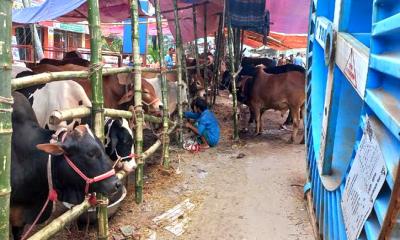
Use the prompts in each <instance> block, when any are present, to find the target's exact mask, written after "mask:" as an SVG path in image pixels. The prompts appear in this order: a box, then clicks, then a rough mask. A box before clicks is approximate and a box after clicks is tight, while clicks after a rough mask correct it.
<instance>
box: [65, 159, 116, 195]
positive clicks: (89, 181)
mask: <svg viewBox="0 0 400 240" xmlns="http://www.w3.org/2000/svg"><path fill="white" fill-rule="evenodd" d="M64 159H65V160H66V161H67V163H68V165H69V166H70V167H71V168H72V169H73V170H74V171H75V172H76V173H77V174H78V175H79V176H80V177H81V178H82V179H83V180H85V182H86V186H85V194H88V193H89V186H90V184H92V183H95V182H100V181H102V180H104V179H107V178H110V177H112V176H114V175H115V170H114V169H111V170H110V171H108V172H105V173H103V174H101V175H99V176H97V177H94V178H88V177H87V176H86V175H85V174H84V173H83V172H82V171H81V170H80V169H79V168H78V167H77V166H76V165H75V164H74V163H73V162H72V161H71V159H69V157H67V155H64Z"/></svg>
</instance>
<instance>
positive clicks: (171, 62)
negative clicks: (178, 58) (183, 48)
mask: <svg viewBox="0 0 400 240" xmlns="http://www.w3.org/2000/svg"><path fill="white" fill-rule="evenodd" d="M164 60H165V64H166V65H167V68H169V69H170V68H172V67H173V66H174V60H173V59H172V57H171V56H170V55H169V54H167V55H166V56H165V58H164Z"/></svg>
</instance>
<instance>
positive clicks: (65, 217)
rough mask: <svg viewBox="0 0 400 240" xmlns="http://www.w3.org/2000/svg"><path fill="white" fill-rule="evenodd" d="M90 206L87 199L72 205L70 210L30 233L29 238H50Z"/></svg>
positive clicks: (34, 239)
mask: <svg viewBox="0 0 400 240" xmlns="http://www.w3.org/2000/svg"><path fill="white" fill-rule="evenodd" d="M90 207H91V205H90V203H89V200H88V199H85V200H84V201H83V202H82V203H81V204H79V205H76V206H74V207H73V208H72V209H71V210H69V211H67V212H65V213H64V214H62V215H61V216H59V217H58V218H56V219H54V220H53V221H52V222H51V223H49V224H48V225H46V226H45V227H43V228H42V229H41V230H40V231H39V232H37V233H35V234H34V235H32V236H31V237H30V238H29V240H43V239H50V238H52V237H53V236H54V235H55V234H56V233H57V232H59V231H60V230H62V229H63V228H64V227H65V225H67V224H68V223H69V222H71V221H73V220H74V219H76V218H78V217H79V216H80V215H81V214H83V213H84V212H85V211H86V210H87V209H89V208H90Z"/></svg>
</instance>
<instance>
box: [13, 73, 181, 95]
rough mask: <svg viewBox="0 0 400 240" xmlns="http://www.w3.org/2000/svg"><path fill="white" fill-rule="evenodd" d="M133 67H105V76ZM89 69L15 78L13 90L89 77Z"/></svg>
mask: <svg viewBox="0 0 400 240" xmlns="http://www.w3.org/2000/svg"><path fill="white" fill-rule="evenodd" d="M133 71H134V68H133V67H120V68H104V69H102V73H103V76H108V75H114V74H118V73H128V72H133ZM160 71H161V70H160V69H159V68H156V69H154V68H144V69H142V70H141V72H152V73H159V72H160ZM175 71H176V70H175V69H172V70H163V71H161V72H164V73H170V72H175ZM88 77H89V71H63V72H48V73H40V74H36V75H33V76H27V77H22V78H15V79H12V80H11V85H12V90H13V91H14V90H18V89H21V88H26V87H30V86H34V85H39V84H46V83H48V82H52V81H62V80H69V79H73V78H88Z"/></svg>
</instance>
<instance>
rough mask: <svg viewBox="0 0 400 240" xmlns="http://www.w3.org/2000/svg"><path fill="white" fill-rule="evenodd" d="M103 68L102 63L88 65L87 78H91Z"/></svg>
mask: <svg viewBox="0 0 400 240" xmlns="http://www.w3.org/2000/svg"><path fill="white" fill-rule="evenodd" d="M103 66H104V63H102V62H99V63H94V64H90V67H89V77H91V76H93V74H94V73H96V72H98V71H100V70H101V69H102V68H103Z"/></svg>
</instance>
